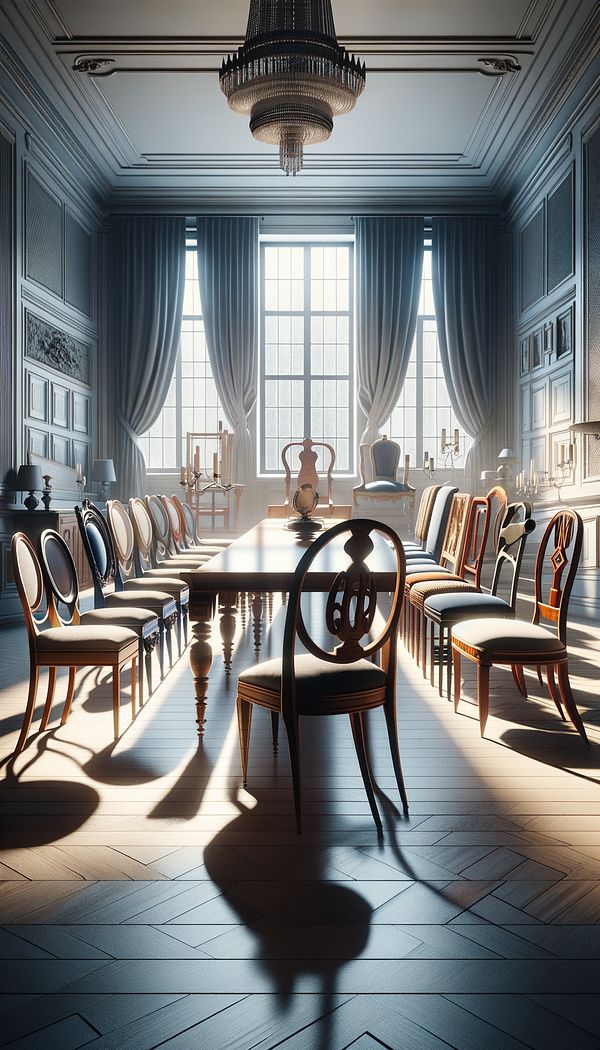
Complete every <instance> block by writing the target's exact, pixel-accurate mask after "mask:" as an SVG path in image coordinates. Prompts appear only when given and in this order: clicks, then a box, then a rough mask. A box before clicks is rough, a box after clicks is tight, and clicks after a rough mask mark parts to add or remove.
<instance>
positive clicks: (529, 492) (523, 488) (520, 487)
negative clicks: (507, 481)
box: [515, 470, 538, 499]
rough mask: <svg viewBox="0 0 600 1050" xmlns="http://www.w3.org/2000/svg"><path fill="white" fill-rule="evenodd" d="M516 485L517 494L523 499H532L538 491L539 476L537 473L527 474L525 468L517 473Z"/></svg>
mask: <svg viewBox="0 0 600 1050" xmlns="http://www.w3.org/2000/svg"><path fill="white" fill-rule="evenodd" d="M515 487H516V490H517V496H521V498H522V499H531V497H532V496H537V493H538V476H537V474H531V473H530V474H529V475H527V474H526V473H525V471H524V470H522V471H521V473H520V474H517V478H516V481H515Z"/></svg>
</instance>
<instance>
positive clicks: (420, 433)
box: [416, 316, 435, 465]
mask: <svg viewBox="0 0 600 1050" xmlns="http://www.w3.org/2000/svg"><path fill="white" fill-rule="evenodd" d="M416 396H417V404H416V423H417V427H416V429H417V464H419V465H420V464H422V463H423V454H424V449H423V317H422V316H420V317H419V318H418V320H417V392H416ZM434 451H435V450H434Z"/></svg>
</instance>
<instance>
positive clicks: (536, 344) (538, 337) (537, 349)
mask: <svg viewBox="0 0 600 1050" xmlns="http://www.w3.org/2000/svg"><path fill="white" fill-rule="evenodd" d="M543 363H544V330H543V328H538V330H537V332H533V334H532V336H531V367H532V368H539V367H540V366H541V365H543Z"/></svg>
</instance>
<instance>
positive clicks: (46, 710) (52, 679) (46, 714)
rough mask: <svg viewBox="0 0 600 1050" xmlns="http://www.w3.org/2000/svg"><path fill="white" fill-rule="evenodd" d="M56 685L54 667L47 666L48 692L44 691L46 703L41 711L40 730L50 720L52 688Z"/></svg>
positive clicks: (52, 697)
mask: <svg viewBox="0 0 600 1050" xmlns="http://www.w3.org/2000/svg"><path fill="white" fill-rule="evenodd" d="M55 687H56V667H49V668H48V692H47V693H46V703H45V704H44V711H43V713H42V721H41V722H40V732H43V731H44V729H45V728H46V726H47V725H48V722H49V721H50V712H51V711H52V701H53V699H54V689H55Z"/></svg>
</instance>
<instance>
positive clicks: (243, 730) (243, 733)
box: [236, 696, 252, 787]
mask: <svg viewBox="0 0 600 1050" xmlns="http://www.w3.org/2000/svg"><path fill="white" fill-rule="evenodd" d="M236 706H237V716H238V730H239V735H240V759H241V762H242V784H243V785H244V787H246V784H247V783H248V753H249V748H250V728H251V726H252V704H251V703H250V701H249V700H244V699H243V698H242V697H241V696H238V698H237V704H236Z"/></svg>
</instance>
